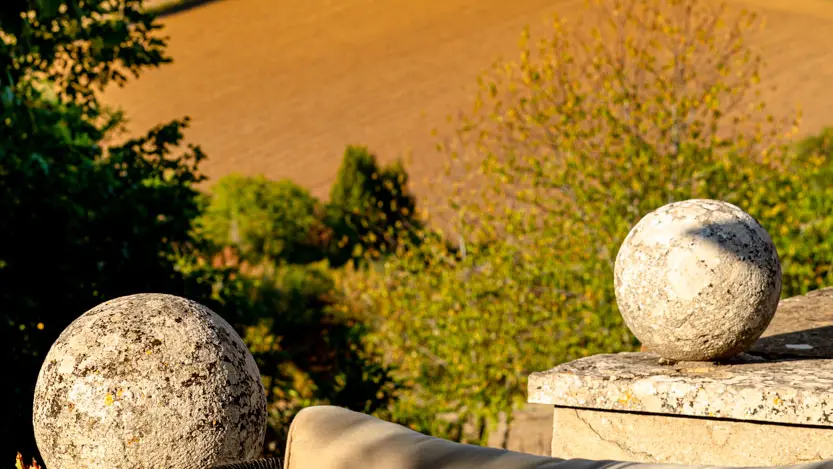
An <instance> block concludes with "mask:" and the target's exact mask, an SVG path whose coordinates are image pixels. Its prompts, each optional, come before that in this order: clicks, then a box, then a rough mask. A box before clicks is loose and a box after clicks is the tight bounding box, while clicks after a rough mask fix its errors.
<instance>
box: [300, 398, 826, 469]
mask: <svg viewBox="0 0 833 469" xmlns="http://www.w3.org/2000/svg"><path fill="white" fill-rule="evenodd" d="M782 467H784V468H787V467H788V468H789V469H833V462H815V463H805V464H797V465H793V466H782ZM624 468H628V469H686V468H688V469H722V468H718V467H717V466H682V465H674V464H654V463H631V462H619V461H588V460H580V459H570V460H564V459H558V458H549V457H544V456H534V455H531V454H524V453H516V452H512V451H507V450H502V449H496V448H484V447H481V446H473V445H466V444H461V443H454V442H451V441H447V440H443V439H440V438H435V437H430V436H427V435H423V434H421V433H417V432H415V431H413V430H410V429H408V428H405V427H403V426H400V425H396V424H393V423H390V422H385V421H384V420H379V419H377V418H375V417H372V416H369V415H365V414H361V413H358V412H353V411H350V410H347V409H343V408H340V407H333V406H315V407H308V408H306V409H304V410H302V411H301V412H299V413H298V415H297V416H296V417H295V419H294V420H293V422H292V425H291V426H290V429H289V437H288V440H287V444H286V454H285V467H284V469H624ZM749 469H753V468H749ZM757 469H773V468H757Z"/></svg>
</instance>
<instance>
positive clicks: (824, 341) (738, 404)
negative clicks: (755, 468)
mask: <svg viewBox="0 0 833 469" xmlns="http://www.w3.org/2000/svg"><path fill="white" fill-rule="evenodd" d="M715 327H719V325H717V324H716V325H715ZM529 402H530V403H536V404H549V405H553V406H555V413H554V419H553V438H552V455H553V456H556V457H561V458H587V459H614V460H629V461H638V462H663V463H681V464H714V465H732V466H751V465H782V464H793V463H799V462H809V461H817V460H822V459H833V288H829V289H825V290H819V291H816V292H813V293H811V294H808V295H806V296H802V297H796V298H790V299H788V300H784V301H782V302H781V303H780V304H779V307H778V311H777V312H776V314H775V318H774V319H773V321H772V323H771V324H770V326H769V328H768V329H767V331H766V333H765V334H764V335H763V337H762V338H761V339H760V340H759V341H758V342H757V343H756V344H755V345H754V346H753V348H752V349H751V350H749V351H748V352H747V353H744V354H742V355H740V356H738V357H736V358H735V359H733V360H731V361H729V362H726V363H722V364H714V363H703V362H677V363H673V362H671V363H667V362H664V361H663V360H660V359H659V357H657V356H656V355H653V354H650V353H622V354H616V355H597V356H592V357H588V358H584V359H581V360H576V361H574V362H570V363H566V364H564V365H561V366H558V367H556V368H553V369H551V370H549V371H544V372H540V373H533V374H532V375H531V376H530V378H529Z"/></svg>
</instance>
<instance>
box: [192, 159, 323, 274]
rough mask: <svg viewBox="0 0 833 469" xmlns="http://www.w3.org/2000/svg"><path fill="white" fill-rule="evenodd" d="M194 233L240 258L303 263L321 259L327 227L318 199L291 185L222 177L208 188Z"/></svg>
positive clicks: (282, 182)
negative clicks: (233, 250) (209, 190)
mask: <svg viewBox="0 0 833 469" xmlns="http://www.w3.org/2000/svg"><path fill="white" fill-rule="evenodd" d="M211 192H212V194H211V197H210V202H209V203H208V205H207V207H206V209H205V213H204V214H203V215H202V216H201V217H200V219H199V220H198V231H199V233H200V235H201V236H202V237H204V238H205V239H206V240H208V241H210V242H211V243H212V244H213V245H215V246H218V247H219V246H224V247H225V246H231V247H234V248H236V250H237V253H238V254H239V255H240V256H241V258H242V259H245V260H248V261H250V262H253V263H257V262H261V261H264V260H271V261H275V262H280V261H283V262H288V263H290V264H306V263H309V262H314V261H318V260H321V259H323V258H324V257H325V255H326V245H325V244H326V242H327V240H326V238H325V236H326V227H325V226H324V225H323V223H322V221H321V218H322V216H321V212H322V210H323V208H322V207H320V204H319V202H318V200H316V199H315V197H313V196H312V195H311V194H310V193H309V191H307V190H306V189H304V188H302V187H300V186H298V185H297V184H294V183H292V182H290V181H270V180H268V179H266V178H264V177H262V176H261V177H254V178H249V177H243V176H239V175H230V176H226V177H223V178H222V179H220V180H219V182H218V183H217V184H216V185H215V186H214V187H213V188H212V191H211Z"/></svg>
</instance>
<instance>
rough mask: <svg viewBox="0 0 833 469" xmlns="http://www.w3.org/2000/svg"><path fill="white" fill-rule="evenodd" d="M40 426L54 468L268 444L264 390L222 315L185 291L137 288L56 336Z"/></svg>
mask: <svg viewBox="0 0 833 469" xmlns="http://www.w3.org/2000/svg"><path fill="white" fill-rule="evenodd" d="M34 427H35V438H36V440H37V444H38V448H39V449H40V453H41V456H42V457H43V461H44V463H45V464H46V467H48V468H49V469H93V468H96V469H159V468H177V469H205V468H207V467H210V466H212V465H215V464H220V463H226V462H231V461H239V460H247V459H252V458H254V457H256V456H257V455H258V454H259V453H260V451H261V449H262V446H263V440H264V436H265V432H266V397H265V394H264V390H263V385H262V384H261V381H260V373H259V371H258V369H257V365H256V364H255V361H254V359H253V358H252V355H251V354H250V353H249V351H248V349H247V348H246V346H245V345H244V344H243V341H242V340H241V339H240V337H239V336H238V335H237V333H236V332H235V331H234V329H232V327H231V326H230V325H229V324H228V323H227V322H226V321H225V320H223V319H222V318H221V317H219V316H218V315H216V314H215V313H214V312H212V311H211V310H209V309H208V308H206V307H205V306H202V305H200V304H198V303H195V302H193V301H189V300H186V299H184V298H180V297H176V296H171V295H160V294H140V295H132V296H126V297H122V298H117V299H115V300H112V301H108V302H106V303H102V304H101V305H99V306H96V307H95V308H93V309H91V310H90V311H87V312H86V313H84V314H83V315H82V316H81V317H79V318H78V319H76V320H75V321H73V323H72V324H70V325H69V327H67V328H66V330H64V331H63V332H62V333H61V335H60V337H58V340H57V341H56V342H55V344H53V345H52V348H51V349H50V350H49V353H48V354H47V355H46V359H45V360H44V363H43V366H42V367H41V370H40V375H39V376H38V382H37V386H36V388H35V401H34Z"/></svg>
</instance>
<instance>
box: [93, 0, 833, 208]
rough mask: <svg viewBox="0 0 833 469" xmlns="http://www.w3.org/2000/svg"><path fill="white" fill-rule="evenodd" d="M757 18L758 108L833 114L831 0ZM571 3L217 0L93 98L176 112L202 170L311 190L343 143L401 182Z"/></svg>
mask: <svg viewBox="0 0 833 469" xmlns="http://www.w3.org/2000/svg"><path fill="white" fill-rule="evenodd" d="M733 1H734V2H736V3H737V2H741V1H745V2H747V3H748V4H749V5H751V6H753V7H754V8H756V9H758V10H761V11H762V12H763V13H764V14H765V16H766V17H767V20H768V28H767V30H766V31H765V32H764V33H761V34H758V35H756V36H755V38H754V40H755V41H756V42H757V43H758V44H760V45H762V46H765V48H766V53H767V60H768V62H769V66H768V73H767V75H766V76H765V79H766V80H767V81H768V83H770V84H772V85H774V86H776V87H777V90H776V91H772V92H770V94H769V95H768V96H767V99H768V100H769V102H770V104H771V110H772V111H774V112H776V113H780V112H786V111H788V110H789V109H790V108H791V107H793V106H794V105H796V104H800V105H801V106H802V108H803V111H804V127H803V129H804V132H812V131H815V130H818V129H819V128H820V127H822V126H823V125H825V124H827V123H833V47H831V46H830V45H831V44H833V1H830V0H790V1H787V0H733ZM582 3H583V2H582V0H511V1H507V0H422V1H413V0H407V1H406V0H385V1H381V0H281V1H279V2H278V1H275V0H220V1H216V2H212V3H209V4H207V5H204V6H200V7H197V8H194V9H192V10H189V11H186V12H183V13H178V14H175V15H172V16H169V17H167V18H165V19H164V20H163V21H164V23H165V25H166V27H167V29H166V31H167V34H168V35H170V37H171V42H170V52H171V54H172V55H173V57H174V59H175V63H174V64H172V65H168V66H165V67H162V68H160V69H158V70H155V71H152V72H149V73H146V74H145V75H144V76H142V77H141V78H140V79H139V80H137V81H135V82H133V83H131V84H129V85H128V86H127V87H126V88H123V89H115V90H111V91H110V92H108V93H107V95H106V99H107V100H108V101H109V102H110V103H114V104H118V105H121V106H123V107H124V108H125V110H126V111H127V115H128V117H129V118H130V119H131V129H133V130H142V129H146V128H148V127H150V126H151V125H153V124H156V123H159V122H162V121H164V120H168V119H171V118H175V117H180V116H184V115H189V116H191V117H192V118H193V126H192V128H191V129H190V130H189V131H188V134H187V137H188V140H189V141H190V142H194V143H199V144H200V145H202V146H203V148H204V149H205V150H206V152H207V153H208V155H209V158H210V159H209V161H208V162H206V163H205V164H204V166H203V169H204V170H205V172H206V173H207V174H208V175H209V177H211V178H217V177H220V176H222V175H224V174H228V173H229V172H242V173H244V174H259V173H262V174H265V175H266V176H268V177H271V178H291V179H293V180H295V181H297V182H299V183H301V184H303V185H305V186H307V187H309V188H311V189H312V190H313V191H314V192H315V193H316V194H317V195H320V196H325V195H326V193H327V190H328V188H329V184H330V182H331V181H332V179H333V176H334V174H335V172H336V170H337V166H338V163H339V161H340V158H341V155H342V152H343V150H344V147H345V145H346V144H348V143H358V144H366V145H369V146H370V147H371V149H372V150H374V151H375V152H377V153H378V154H379V155H380V157H382V158H383V159H391V158H395V157H396V156H400V155H402V156H408V155H409V154H410V170H411V173H412V175H413V179H414V182H415V183H416V184H417V185H420V182H421V181H424V180H425V179H426V178H431V177H432V176H433V175H435V174H437V172H438V171H439V170H440V169H441V168H442V166H443V158H444V156H443V155H441V154H439V153H438V152H437V151H436V150H435V145H436V143H437V138H436V137H432V136H431V135H430V131H431V129H432V128H434V127H437V128H438V129H439V131H440V134H441V135H448V134H449V132H450V131H451V129H452V127H451V125H450V124H448V123H447V121H446V117H447V116H448V115H450V114H453V113H456V112H458V111H459V110H461V109H467V108H468V106H469V103H470V100H471V97H472V92H473V90H474V89H475V86H476V85H475V78H476V76H477V75H478V73H479V72H480V71H482V70H483V69H485V68H487V67H488V66H489V65H490V64H491V63H492V62H493V60H494V59H496V58H497V57H498V56H499V55H504V56H510V57H511V56H513V55H514V54H515V51H516V44H517V40H518V37H519V33H520V31H521V29H522V28H523V27H524V26H526V25H531V26H533V29H535V27H537V28H538V29H539V30H540V29H541V28H542V26H541V25H542V24H543V19H544V18H546V17H548V16H549V15H550V14H551V13H553V12H559V13H561V14H563V15H570V14H571V12H575V11H576V9H577V7H579V6H580V5H582Z"/></svg>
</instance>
